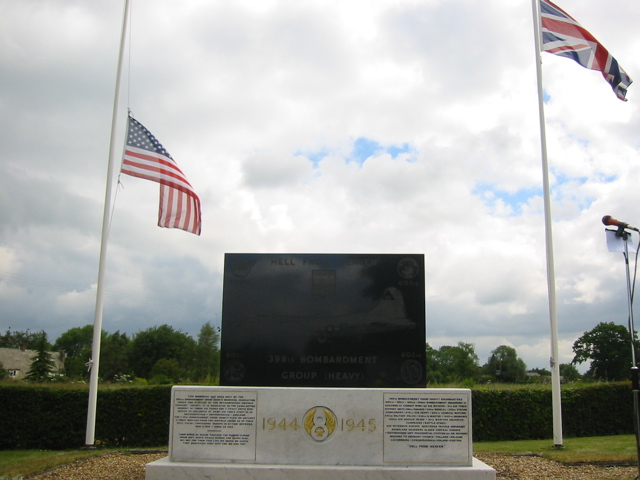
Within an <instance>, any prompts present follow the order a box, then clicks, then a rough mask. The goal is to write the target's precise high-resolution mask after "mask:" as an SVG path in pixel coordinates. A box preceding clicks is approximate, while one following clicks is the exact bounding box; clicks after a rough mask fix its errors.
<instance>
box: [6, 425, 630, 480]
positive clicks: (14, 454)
mask: <svg viewBox="0 0 640 480" xmlns="http://www.w3.org/2000/svg"><path fill="white" fill-rule="evenodd" d="M552 445H553V441H552V440H520V441H510V442H477V443H474V444H473V450H474V453H501V454H506V455H523V454H537V455H541V456H543V457H544V458H548V459H550V460H557V461H559V462H564V463H575V462H622V461H628V462H636V461H637V449H636V439H635V436H634V435H617V436H611V437H585V438H567V439H564V448H563V449H561V450H558V449H553V448H552ZM164 448H166V447H164ZM115 451H118V450H117V449H96V450H60V451H56V450H3V451H0V480H5V479H14V478H21V477H25V476H27V475H33V474H35V473H40V472H43V471H45V470H48V469H50V468H54V467H57V466H60V465H65V464H68V463H73V462H75V461H78V460H84V459H87V458H90V457H95V456H98V455H104V454H106V453H110V452H115ZM125 451H126V450H125Z"/></svg>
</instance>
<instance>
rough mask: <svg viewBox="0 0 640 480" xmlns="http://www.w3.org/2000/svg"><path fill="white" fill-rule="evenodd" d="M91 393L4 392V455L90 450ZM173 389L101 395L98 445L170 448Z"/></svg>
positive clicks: (0, 437)
mask: <svg viewBox="0 0 640 480" xmlns="http://www.w3.org/2000/svg"><path fill="white" fill-rule="evenodd" d="M88 403H89V392H88V391H87V390H84V389H83V390H75V389H74V390H71V389H68V388H56V387H35V386H9V387H7V386H0V432H1V434H0V449H2V450H9V449H52V450H56V449H66V448H79V447H82V446H84V444H85V432H86V428H87V408H88ZM170 404H171V386H158V387H145V388H118V389H107V390H99V391H98V403H97V413H96V432H95V433H96V434H95V439H96V442H95V443H96V445H98V444H100V445H105V446H112V447H115V446H122V447H148V446H159V445H167V444H168V439H169V413H170Z"/></svg>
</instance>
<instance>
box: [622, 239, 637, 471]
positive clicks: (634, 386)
mask: <svg viewBox="0 0 640 480" xmlns="http://www.w3.org/2000/svg"><path fill="white" fill-rule="evenodd" d="M616 235H619V236H621V237H622V239H623V240H624V264H625V270H626V273H627V305H628V307H629V334H630V335H631V363H632V367H631V389H632V392H633V429H634V432H635V434H636V456H637V460H638V476H637V477H636V478H640V414H639V412H638V408H640V381H639V378H638V364H637V361H636V343H635V327H634V324H633V296H632V290H631V274H630V272H629V243H628V242H629V235H630V233H628V232H625V231H624V230H623V229H620V230H619V231H618V233H616Z"/></svg>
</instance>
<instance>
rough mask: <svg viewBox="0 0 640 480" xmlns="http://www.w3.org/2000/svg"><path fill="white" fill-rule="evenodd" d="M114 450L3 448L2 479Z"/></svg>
mask: <svg viewBox="0 0 640 480" xmlns="http://www.w3.org/2000/svg"><path fill="white" fill-rule="evenodd" d="M114 451H117V450H115V449H99V450H2V451H0V480H5V479H13V478H21V477H26V476H27V475H33V474H34V473H40V472H44V471H45V470H48V469H50V468H54V467H58V466H60V465H66V464H68V463H73V462H75V461H78V460H84V459H87V458H91V457H96V456H98V455H104V454H105V453H109V452H114Z"/></svg>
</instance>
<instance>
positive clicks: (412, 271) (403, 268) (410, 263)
mask: <svg viewBox="0 0 640 480" xmlns="http://www.w3.org/2000/svg"><path fill="white" fill-rule="evenodd" d="M419 271H420V268H419V267H418V262H416V261H415V260H414V259H413V258H409V257H406V258H403V259H402V260H400V261H399V262H398V275H400V276H401V277H402V278H406V279H409V278H414V277H416V276H417V275H418V273H419Z"/></svg>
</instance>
